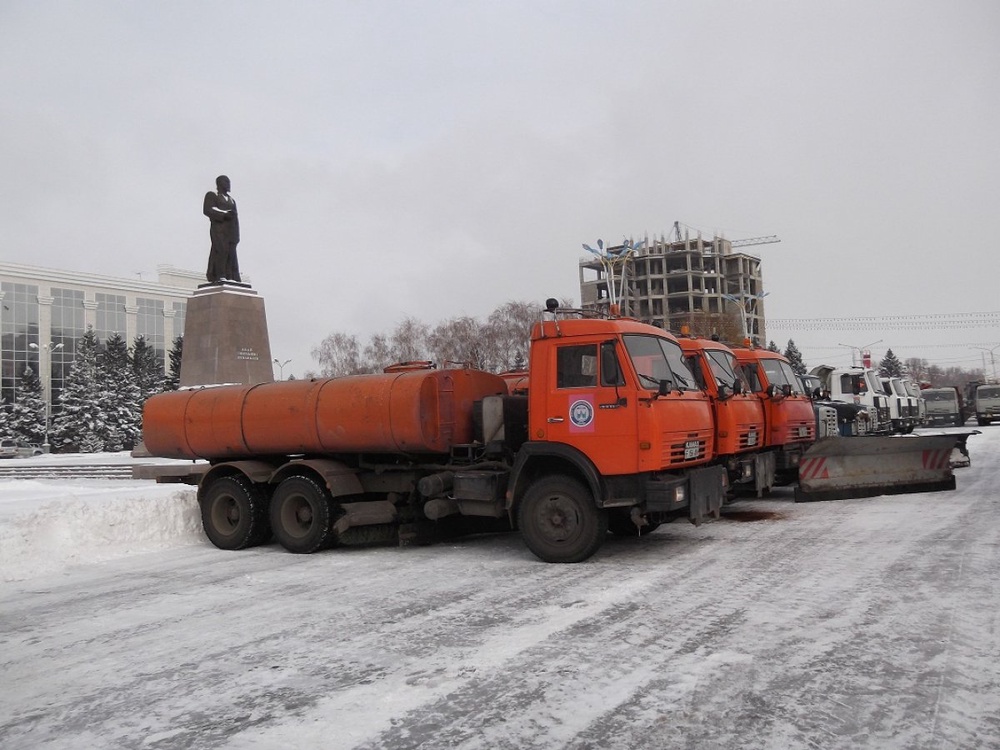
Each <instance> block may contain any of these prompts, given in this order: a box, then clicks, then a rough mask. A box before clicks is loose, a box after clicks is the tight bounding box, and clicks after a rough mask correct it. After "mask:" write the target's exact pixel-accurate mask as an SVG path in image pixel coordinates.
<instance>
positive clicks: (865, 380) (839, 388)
mask: <svg viewBox="0 0 1000 750" xmlns="http://www.w3.org/2000/svg"><path fill="white" fill-rule="evenodd" d="M809 372H810V374H812V375H816V376H817V377H818V378H819V379H820V382H822V383H823V388H824V389H825V390H827V391H828V392H829V393H830V398H831V399H833V400H834V401H847V402H848V403H852V404H857V405H858V406H864V407H867V412H868V415H869V420H868V422H869V424H870V425H871V429H870V430H869V432H868V433H867V434H875V435H888V434H889V433H890V432H892V420H891V419H890V415H889V400H888V397H887V396H886V395H885V392H884V390H883V388H882V384H881V383H880V382H879V379H878V375H877V374H876V373H875V371H874V370H872V369H870V368H866V367H836V366H834V365H818V366H816V367H814V368H812V370H810V371H809Z"/></svg>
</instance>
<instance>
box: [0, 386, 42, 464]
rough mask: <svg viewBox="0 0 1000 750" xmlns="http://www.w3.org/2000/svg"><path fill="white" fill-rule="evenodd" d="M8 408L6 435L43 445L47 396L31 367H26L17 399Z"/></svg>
mask: <svg viewBox="0 0 1000 750" xmlns="http://www.w3.org/2000/svg"><path fill="white" fill-rule="evenodd" d="M6 408H7V415H6V416H7V419H6V420H5V422H6V424H7V429H6V432H7V433H8V434H7V435H5V437H13V438H16V439H18V440H24V441H25V442H27V443H35V444H38V445H41V444H42V443H43V442H44V441H45V397H44V395H43V394H42V381H41V380H40V379H39V377H38V375H37V374H36V373H35V371H34V370H32V369H31V368H30V367H26V368H25V369H24V374H23V375H21V384H20V386H19V387H18V397H17V401H16V402H15V403H13V404H11V405H10V406H9V407H6Z"/></svg>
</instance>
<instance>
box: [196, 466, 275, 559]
mask: <svg viewBox="0 0 1000 750" xmlns="http://www.w3.org/2000/svg"><path fill="white" fill-rule="evenodd" d="M201 524H202V526H203V527H204V529H205V535H206V536H207V537H208V539H209V541H211V542H212V544H214V545H215V546H216V547H218V548H219V549H226V550H237V549H246V548H247V547H255V546H257V545H258V544H263V543H264V542H266V541H267V540H268V539H269V538H270V536H271V526H270V524H269V523H268V518H267V493H266V492H264V490H263V489H261V488H260V487H258V486H257V485H255V484H254V483H253V482H251V481H250V480H249V479H247V478H246V477H244V476H242V475H234V476H229V477H222V478H221V479H216V480H214V481H213V482H212V483H211V485H209V487H208V488H207V489H206V490H205V493H204V495H203V496H202V498H201Z"/></svg>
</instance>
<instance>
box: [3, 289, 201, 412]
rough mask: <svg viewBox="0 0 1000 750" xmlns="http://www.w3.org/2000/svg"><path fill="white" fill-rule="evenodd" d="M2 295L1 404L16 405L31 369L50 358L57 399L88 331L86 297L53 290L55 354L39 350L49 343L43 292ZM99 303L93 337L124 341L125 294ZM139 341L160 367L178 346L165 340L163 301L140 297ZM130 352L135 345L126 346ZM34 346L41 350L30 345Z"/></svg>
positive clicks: (180, 317)
mask: <svg viewBox="0 0 1000 750" xmlns="http://www.w3.org/2000/svg"><path fill="white" fill-rule="evenodd" d="M0 291H2V292H3V308H2V310H0V312H2V315H0V398H3V399H5V400H6V401H7V402H8V403H12V402H14V401H16V400H17V389H18V388H19V387H20V378H21V375H23V373H24V370H25V368H26V367H31V368H32V369H33V370H34V371H36V372H38V370H39V359H40V357H45V356H46V355H49V356H48V357H47V358H48V360H49V364H50V368H51V370H50V378H51V382H52V391H53V400H55V399H56V398H57V396H58V393H59V392H60V391H61V390H62V387H63V385H64V384H65V381H66V377H67V376H68V374H69V370H70V367H71V366H72V364H73V355H74V352H75V351H76V348H77V344H78V342H79V340H80V339H81V338H82V337H83V335H84V333H85V332H86V330H87V325H86V313H87V311H86V308H85V307H84V299H85V298H84V293H83V292H82V291H80V290H76V289H57V288H53V289H51V290H50V294H51V296H52V313H51V314H52V323H51V329H50V334H49V336H50V342H51V344H52V348H51V349H50V350H48V349H45V350H43V352H42V353H40V352H39V349H38V348H37V347H40V346H41V347H44V346H45V344H46V343H49V342H42V341H40V336H41V333H40V330H39V314H40V307H41V305H40V304H39V302H38V287H37V286H34V285H31V284H13V283H7V282H3V283H0ZM94 299H95V301H96V303H97V306H96V309H95V310H94V322H95V326H94V332H95V333H96V334H97V339H98V342H99V343H101V344H103V343H104V342H106V341H107V339H108V337H109V336H111V335H113V334H115V333H120V334H122V335H123V336H124V335H125V333H126V331H127V329H128V313H127V311H126V309H125V296H124V295H120V294H105V293H98V294H95V295H94ZM136 308H137V312H136V315H135V335H136V336H144V337H145V339H146V342H147V343H148V344H149V345H150V346H151V347H153V349H154V351H155V352H156V357H157V359H158V360H159V361H160V364H161V366H162V365H163V364H164V362H165V359H166V350H167V349H168V348H169V347H170V346H172V345H173V341H172V340H171V341H169V342H168V341H167V340H166V330H165V321H164V312H165V305H164V303H163V301H162V300H157V299H148V298H143V297H139V298H137V299H136ZM173 308H174V311H175V312H174V335H177V334H178V333H180V332H183V331H184V318H185V313H186V311H187V305H186V303H184V302H177V301H175V302H174V303H173ZM126 343H127V344H128V345H129V346H131V345H132V343H133V341H128V342H126ZM32 344H34V345H35V347H36V348H33V347H32V346H31V345H32Z"/></svg>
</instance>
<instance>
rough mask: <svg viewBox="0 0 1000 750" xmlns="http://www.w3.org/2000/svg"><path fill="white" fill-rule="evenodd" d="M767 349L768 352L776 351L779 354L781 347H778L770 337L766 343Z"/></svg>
mask: <svg viewBox="0 0 1000 750" xmlns="http://www.w3.org/2000/svg"><path fill="white" fill-rule="evenodd" d="M767 350H768V351H769V352H777V353H778V354H781V349H779V348H778V345H777V344H775V343H774V339H771V342H770V343H769V344H768V345H767Z"/></svg>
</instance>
